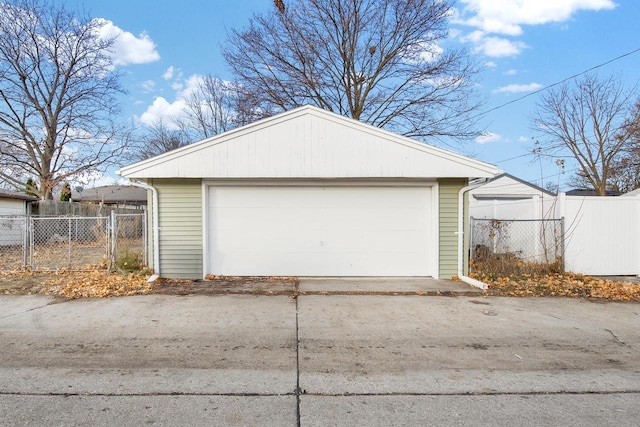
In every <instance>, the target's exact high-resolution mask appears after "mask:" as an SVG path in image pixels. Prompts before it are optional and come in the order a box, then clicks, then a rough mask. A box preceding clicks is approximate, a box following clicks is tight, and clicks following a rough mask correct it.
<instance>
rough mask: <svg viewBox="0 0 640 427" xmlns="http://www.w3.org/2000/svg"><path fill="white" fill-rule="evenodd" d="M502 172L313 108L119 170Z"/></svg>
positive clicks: (183, 174) (301, 174)
mask: <svg viewBox="0 0 640 427" xmlns="http://www.w3.org/2000/svg"><path fill="white" fill-rule="evenodd" d="M356 160H357V161H356ZM500 172H501V171H500V170H499V169H498V168H497V167H496V166H494V165H490V164H488V163H484V162H481V161H479V160H475V159H471V158H469V157H465V156H463V155H460V154H457V153H454V152H451V151H448V150H444V149H441V148H437V147H434V146H431V145H429V144H426V143H423V142H420V141H416V140H413V139H410V138H407V137H403V136H400V135H397V134H394V133H392V132H388V131H386V130H383V129H380V128H377V127H375V126H371V125H368V124H365V123H362V122H359V121H357V120H353V119H350V118H347V117H343V116H340V115H338V114H335V113H332V112H328V111H325V110H322V109H320V108H317V107H313V106H304V107H300V108H296V109H294V110H291V111H287V112H285V113H282V114H278V115H276V116H273V117H270V118H267V119H263V120H260V121H257V122H255V123H252V124H249V125H246V126H243V127H241V128H238V129H234V130H231V131H229V132H225V133H222V134H219V135H216V136H214V137H212V138H208V139H205V140H202V141H200V142H196V143H194V144H191V145H187V146H186V147H182V148H179V149H177V150H173V151H170V152H168V153H165V154H161V155H159V156H156V157H153V158H151V159H147V160H144V161H142V162H139V163H136V164H133V165H130V166H127V167H124V168H122V169H121V170H120V171H118V173H119V174H120V175H122V176H125V177H128V178H132V179H147V178H222V179H224V178H253V179H261V178H266V179H268V178H289V179H291V178H491V177H493V176H495V175H496V174H498V173H500Z"/></svg>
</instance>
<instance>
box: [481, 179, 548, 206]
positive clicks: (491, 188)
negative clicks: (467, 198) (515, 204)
mask: <svg viewBox="0 0 640 427" xmlns="http://www.w3.org/2000/svg"><path fill="white" fill-rule="evenodd" d="M471 194H472V195H473V197H474V198H476V199H496V200H500V199H503V200H515V199H530V198H532V197H534V196H541V195H542V196H545V195H546V196H555V194H553V193H552V192H551V191H548V190H545V189H544V188H542V187H538V186H537V185H535V184H531V183H530V182H527V181H524V180H522V179H520V178H518V177H515V176H513V175H511V174H508V173H502V174H500V175H497V176H496V177H494V178H491V179H490V180H489V181H487V183H485V184H484V185H483V186H481V187H478V188H476V189H474V190H471Z"/></svg>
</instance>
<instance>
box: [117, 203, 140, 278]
mask: <svg viewBox="0 0 640 427" xmlns="http://www.w3.org/2000/svg"><path fill="white" fill-rule="evenodd" d="M111 253H112V259H113V262H114V263H115V264H116V265H118V264H120V263H123V262H135V263H137V264H138V265H146V260H147V215H146V213H142V214H119V213H116V212H112V213H111ZM129 267H131V266H129Z"/></svg>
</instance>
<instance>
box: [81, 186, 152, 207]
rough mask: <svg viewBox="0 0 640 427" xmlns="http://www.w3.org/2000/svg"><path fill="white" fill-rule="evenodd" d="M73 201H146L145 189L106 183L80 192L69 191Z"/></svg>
mask: <svg viewBox="0 0 640 427" xmlns="http://www.w3.org/2000/svg"><path fill="white" fill-rule="evenodd" d="M71 200H72V201H74V202H90V203H130V204H143V203H147V190H145V189H143V188H140V187H134V186H129V185H106V186H104V187H95V188H86V189H84V190H82V192H78V191H76V190H74V191H72V192H71Z"/></svg>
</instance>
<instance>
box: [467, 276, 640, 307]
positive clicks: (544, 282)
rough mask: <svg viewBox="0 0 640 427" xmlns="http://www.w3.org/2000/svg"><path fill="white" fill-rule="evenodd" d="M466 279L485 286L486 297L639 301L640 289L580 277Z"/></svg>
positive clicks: (636, 286)
mask: <svg viewBox="0 0 640 427" xmlns="http://www.w3.org/2000/svg"><path fill="white" fill-rule="evenodd" d="M470 277H472V278H474V279H476V280H480V281H482V282H484V283H486V284H488V285H489V290H488V292H487V293H488V294H489V295H504V296H518V297H523V296H540V297H542V296H558V297H570V298H602V299H607V300H612V301H640V285H638V284H634V283H630V282H619V281H614V280H609V279H602V278H597V277H590V276H583V275H581V274H574V273H564V274H547V275H536V274H523V275H520V276H511V277H500V278H497V279H495V280H492V279H490V278H489V277H487V276H486V275H483V274H482V273H472V274H471V275H470Z"/></svg>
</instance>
